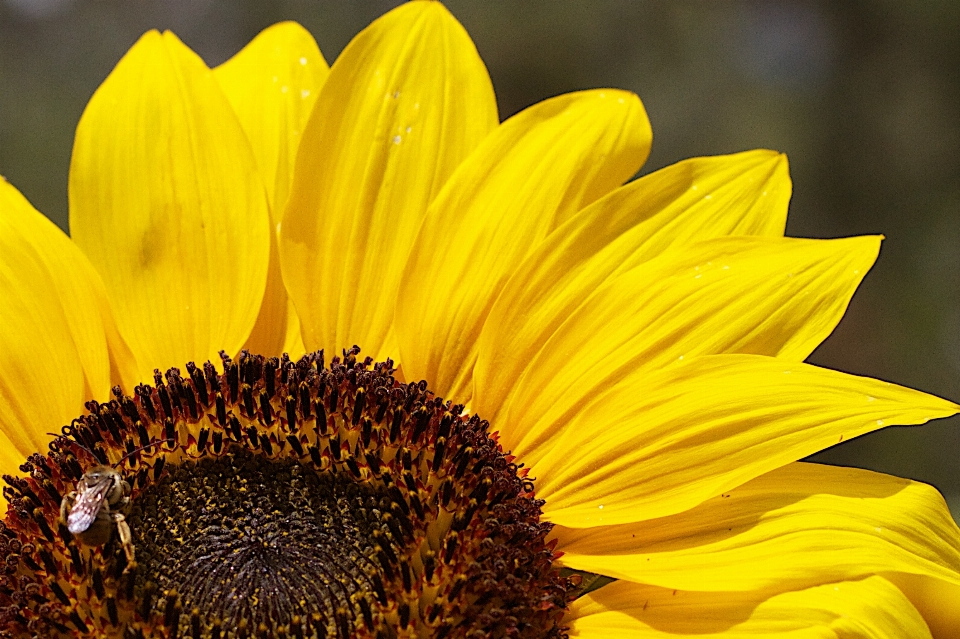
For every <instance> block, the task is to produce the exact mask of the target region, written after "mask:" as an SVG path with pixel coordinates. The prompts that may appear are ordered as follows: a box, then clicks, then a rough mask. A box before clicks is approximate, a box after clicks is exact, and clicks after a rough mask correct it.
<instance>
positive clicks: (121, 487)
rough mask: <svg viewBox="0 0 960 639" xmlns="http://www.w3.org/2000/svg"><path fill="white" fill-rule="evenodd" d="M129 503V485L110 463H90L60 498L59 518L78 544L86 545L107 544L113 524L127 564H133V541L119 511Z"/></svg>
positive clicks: (124, 519)
mask: <svg viewBox="0 0 960 639" xmlns="http://www.w3.org/2000/svg"><path fill="white" fill-rule="evenodd" d="M129 504H130V484H128V483H127V482H126V481H125V480H124V479H123V477H122V476H121V475H120V473H119V472H117V471H116V469H114V468H111V467H110V466H94V467H93V468H91V469H90V470H88V471H87V472H85V473H84V474H83V477H81V478H80V481H78V482H77V488H76V490H74V491H72V492H70V493H68V494H67V496H66V497H64V498H63V501H62V502H61V503H60V519H62V520H63V522H64V523H65V524H66V525H67V530H69V531H70V533H71V534H72V535H73V536H74V537H76V538H77V540H78V541H79V542H80V543H82V544H86V545H88V546H101V545H103V544H105V543H107V541H109V540H110V534H111V533H112V532H113V527H114V526H116V527H117V533H118V534H119V535H120V543H121V545H122V546H123V551H124V553H125V554H126V556H127V564H128V565H133V561H134V551H133V540H132V537H131V534H130V526H128V525H127V522H126V518H125V517H124V514H123V511H124V510H125V509H126V507H127V506H128V505H129Z"/></svg>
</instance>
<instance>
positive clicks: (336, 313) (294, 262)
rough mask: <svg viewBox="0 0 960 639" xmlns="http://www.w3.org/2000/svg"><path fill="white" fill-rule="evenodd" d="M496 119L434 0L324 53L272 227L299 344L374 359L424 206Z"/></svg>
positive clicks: (475, 61) (472, 63) (457, 34)
mask: <svg viewBox="0 0 960 639" xmlns="http://www.w3.org/2000/svg"><path fill="white" fill-rule="evenodd" d="M496 123H497V111H496V101H495V99H494V95H493V88H492V86H491V84H490V79H489V77H488V76H487V71H486V68H485V67H484V66H483V62H482V61H481V60H480V57H479V55H478V54H477V51H476V48H475V47H474V45H473V43H472V42H471V41H470V38H469V36H468V35H467V33H466V31H464V29H463V27H462V26H460V24H459V23H458V22H457V21H456V20H455V19H454V18H453V16H451V15H450V13H449V12H448V11H447V10H446V9H445V8H444V7H443V6H442V5H441V4H440V3H434V2H412V3H409V4H406V5H403V6H401V7H399V8H397V9H394V10H393V11H391V12H390V13H388V14H386V15H385V16H383V17H382V18H380V19H378V20H377V21H376V22H374V23H373V24H371V25H370V26H369V27H368V28H367V29H365V30H364V31H363V32H361V33H360V34H359V35H358V36H357V37H356V38H354V39H353V41H352V42H351V43H350V44H349V45H348V46H347V48H346V49H345V50H344V51H343V53H342V54H341V55H340V57H339V58H338V59H337V61H336V62H335V63H334V65H333V68H332V69H331V72H330V77H329V78H328V79H327V82H326V84H325V85H324V87H323V90H322V91H321V94H320V98H319V99H318V101H317V104H316V106H315V108H314V111H313V114H312V115H311V118H310V120H309V122H308V123H307V127H306V129H305V131H304V134H303V141H302V143H301V147H300V154H299V156H298V157H297V164H296V169H295V175H294V183H293V188H292V191H291V194H290V200H289V203H288V207H287V211H286V213H285V217H284V219H283V225H282V228H281V233H280V238H281V239H280V256H281V266H282V267H283V279H284V281H285V282H286V285H287V289H288V291H289V293H290V296H291V297H292V298H293V301H294V304H295V305H296V308H297V314H298V315H299V317H300V321H301V330H302V332H303V338H304V342H305V344H306V346H307V347H308V348H310V349H317V348H325V349H328V350H331V351H333V352H335V353H338V352H339V349H341V348H346V347H350V346H352V345H354V344H359V345H360V346H361V347H363V348H364V351H365V353H366V354H368V355H371V356H374V357H377V358H382V357H385V356H388V355H389V356H393V357H394V358H396V350H395V349H394V348H392V347H391V346H390V345H389V344H388V335H389V332H390V329H391V326H392V323H393V308H394V306H393V304H394V299H395V297H396V292H397V288H398V286H399V283H400V278H401V274H402V271H403V265H404V263H405V262H406V260H407V255H408V254H409V252H410V248H411V245H412V243H413V238H414V236H415V234H416V231H417V228H418V227H419V226H420V223H421V221H422V220H423V215H424V212H425V211H426V209H427V205H428V204H429V203H430V201H431V200H432V199H433V198H434V196H435V195H436V194H437V192H438V191H439V190H440V188H441V187H442V186H443V185H444V183H445V182H446V181H447V178H448V177H449V176H450V174H451V173H452V172H453V170H454V169H455V168H456V167H457V165H458V164H460V162H461V160H463V158H464V157H466V155H467V154H468V153H469V152H470V151H472V150H473V149H474V148H475V147H476V146H477V144H479V142H480V140H482V139H483V138H484V137H485V136H486V135H487V134H488V133H489V132H490V131H491V130H492V129H493V128H494V127H495V126H496Z"/></svg>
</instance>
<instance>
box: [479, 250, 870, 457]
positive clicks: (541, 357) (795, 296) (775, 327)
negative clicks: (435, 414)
mask: <svg viewBox="0 0 960 639" xmlns="http://www.w3.org/2000/svg"><path fill="white" fill-rule="evenodd" d="M879 249H880V238H878V237H854V238H847V239H842V240H802V239H795V238H765V237H727V238H717V239H714V240H709V241H706V242H702V243H700V244H696V245H694V246H691V247H689V248H686V249H684V250H679V251H675V252H670V253H665V254H663V255H661V256H660V257H659V258H658V259H656V260H652V261H650V262H646V263H643V264H641V265H640V266H639V267H637V268H634V269H631V270H629V271H627V272H625V273H623V274H621V275H620V276H618V277H615V278H612V279H611V280H610V281H609V282H608V283H607V284H604V285H603V286H601V287H600V288H599V289H597V290H596V291H595V292H594V293H593V294H592V295H588V296H586V297H585V298H584V299H582V300H581V301H580V305H579V306H578V307H577V308H575V309H574V310H572V311H567V310H566V309H565V308H563V307H561V306H551V305H548V304H544V305H543V308H541V309H538V310H537V313H538V315H541V316H546V317H545V318H544V319H542V320H541V321H543V322H544V324H553V325H556V326H557V328H556V330H555V331H554V333H553V335H551V336H550V338H549V339H548V340H547V341H546V343H545V344H543V345H542V346H541V347H540V348H539V349H538V350H537V351H536V352H533V353H530V352H524V351H522V350H521V351H519V352H518V353H514V354H513V357H515V358H517V359H520V360H521V362H523V365H524V371H523V374H522V376H521V375H518V376H517V378H514V379H513V380H509V379H506V378H504V377H500V379H498V380H496V382H495V383H494V384H492V385H495V387H496V388H497V389H498V391H497V394H499V395H506V398H505V399H504V400H502V403H501V406H500V411H501V412H500V413H494V414H493V415H490V417H489V418H490V419H493V420H494V423H503V424H508V425H509V429H504V430H505V432H504V433H503V440H502V441H503V443H504V446H505V447H506V448H513V447H517V448H521V447H522V444H521V443H520V442H522V441H523V438H524V436H525V435H526V434H527V433H528V432H529V431H530V430H531V429H533V428H535V427H536V426H535V422H534V420H535V419H537V418H538V416H540V415H542V414H543V413H545V412H548V411H549V412H551V413H553V414H558V413H561V412H563V411H565V410H569V411H572V410H576V407H577V406H580V405H582V404H583V403H584V402H585V401H587V400H589V398H590V397H592V396H594V395H595V394H596V393H598V392H602V390H603V389H605V388H610V387H612V386H614V385H616V384H617V383H619V380H620V379H622V378H623V377H624V376H626V375H636V374H638V373H639V372H641V371H644V370H650V371H652V370H656V369H659V368H665V367H667V366H670V365H673V364H675V363H679V362H682V361H684V359H689V358H690V357H694V356H698V355H717V354H723V353H751V354H756V355H769V356H777V357H780V358H783V359H789V360H795V361H802V360H803V359H804V358H806V356H807V355H809V354H810V352H812V351H813V349H814V348H815V347H816V345H818V344H819V343H820V342H821V341H822V340H823V339H824V338H825V337H826V336H827V335H829V334H830V332H831V331H832V330H833V329H834V327H835V326H836V325H837V323H838V322H839V321H840V319H841V318H842V317H843V312H844V310H845V309H846V308H847V304H848V303H849V301H850V298H851V297H852V296H853V293H854V291H856V288H857V286H858V285H859V284H860V281H861V280H862V279H863V277H864V276H865V275H866V273H867V271H868V270H869V269H870V267H871V266H872V265H873V262H874V260H875V259H876V257H877V252H878V251H879ZM564 301H565V300H564V298H563V297H560V298H559V299H558V302H559V303H560V304H563V302H564ZM560 313H563V314H560ZM503 330H507V329H503ZM571 353H577V354H578V355H577V357H576V359H573V358H571V356H570V354H571ZM525 355H526V357H524V356H525ZM515 366H516V365H515ZM513 369H514V367H508V368H507V370H508V371H511V372H512V374H516V372H514V371H513ZM494 374H495V375H497V376H500V375H501V374H500V373H499V372H495V373H494ZM517 379H519V380H520V381H519V382H518V381H517ZM491 381H493V380H491ZM497 382H498V383H497ZM500 389H502V390H500ZM488 414H489V413H484V415H485V416H486V415H488ZM500 415H505V417H500Z"/></svg>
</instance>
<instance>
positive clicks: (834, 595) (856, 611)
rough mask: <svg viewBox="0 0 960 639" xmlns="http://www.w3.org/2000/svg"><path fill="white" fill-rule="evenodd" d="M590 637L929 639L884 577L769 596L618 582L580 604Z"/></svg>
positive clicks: (577, 626) (579, 626)
mask: <svg viewBox="0 0 960 639" xmlns="http://www.w3.org/2000/svg"><path fill="white" fill-rule="evenodd" d="M569 618H570V620H571V628H570V636H571V637H581V638H582V639H647V638H649V639H671V638H674V637H676V638H679V637H697V638H698V639H738V638H743V639H747V638H751V639H755V638H763V637H769V638H770V639H774V638H779V637H787V638H788V639H893V638H903V639H907V638H909V639H928V638H929V637H930V631H929V629H928V628H927V625H926V623H925V622H924V620H923V618H922V617H921V616H920V614H919V613H918V612H917V610H916V609H915V608H914V607H913V606H912V605H911V604H910V601H909V600H908V599H907V598H906V597H905V596H904V595H903V593H901V592H900V590H898V589H897V588H896V586H894V585H893V584H891V583H890V582H888V581H886V580H885V579H883V578H882V577H869V578H867V579H864V580H862V581H842V582H837V583H825V584H823V585H819V586H814V587H812V588H808V589H805V590H798V591H793V592H784V593H777V594H772V595H768V594H766V593H762V592H761V593H755V592H734V593H721V592H686V591H679V590H671V589H666V588H658V587H656V586H641V585H638V584H632V583H630V582H625V581H621V582H617V583H613V584H610V585H608V586H605V587H604V588H601V589H600V590H598V591H596V592H594V593H591V594H589V595H587V596H586V597H583V598H581V599H578V600H577V601H575V602H574V604H573V607H572V610H571V611H570V614H569Z"/></svg>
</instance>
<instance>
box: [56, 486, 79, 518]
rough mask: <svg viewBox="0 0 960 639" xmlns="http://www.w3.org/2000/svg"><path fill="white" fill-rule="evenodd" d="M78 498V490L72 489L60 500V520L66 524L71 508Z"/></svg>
mask: <svg viewBox="0 0 960 639" xmlns="http://www.w3.org/2000/svg"><path fill="white" fill-rule="evenodd" d="M76 499H77V493H76V491H70V492H69V493H67V495H66V496H65V497H64V498H63V501H61V502H60V521H61V522H62V523H63V525H64V526H66V525H67V515H69V514H70V508H71V507H72V506H73V503H74V502H75V501H76Z"/></svg>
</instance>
